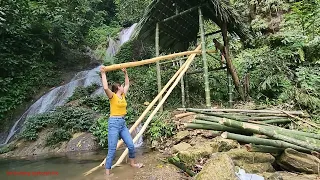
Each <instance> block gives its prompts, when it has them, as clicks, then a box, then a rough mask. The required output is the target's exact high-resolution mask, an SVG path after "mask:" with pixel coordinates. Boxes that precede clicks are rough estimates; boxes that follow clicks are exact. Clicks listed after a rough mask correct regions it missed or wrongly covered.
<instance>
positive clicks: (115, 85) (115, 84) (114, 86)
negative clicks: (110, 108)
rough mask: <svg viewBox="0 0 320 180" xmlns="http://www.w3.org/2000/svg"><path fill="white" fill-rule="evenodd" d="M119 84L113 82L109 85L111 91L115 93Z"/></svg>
mask: <svg viewBox="0 0 320 180" xmlns="http://www.w3.org/2000/svg"><path fill="white" fill-rule="evenodd" d="M119 86H120V84H119V83H114V84H113V85H112V87H111V91H112V92H114V93H117V91H118V89H119Z"/></svg>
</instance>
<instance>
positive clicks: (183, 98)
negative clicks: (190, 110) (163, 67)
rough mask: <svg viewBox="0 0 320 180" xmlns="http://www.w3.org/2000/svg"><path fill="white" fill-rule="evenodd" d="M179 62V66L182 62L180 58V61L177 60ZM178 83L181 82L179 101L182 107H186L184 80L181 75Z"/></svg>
mask: <svg viewBox="0 0 320 180" xmlns="http://www.w3.org/2000/svg"><path fill="white" fill-rule="evenodd" d="M179 64H180V67H181V66H182V64H183V62H182V60H181V59H180V61H179ZM180 84H181V102H182V107H186V98H185V91H184V80H183V77H182V78H181V81H180Z"/></svg>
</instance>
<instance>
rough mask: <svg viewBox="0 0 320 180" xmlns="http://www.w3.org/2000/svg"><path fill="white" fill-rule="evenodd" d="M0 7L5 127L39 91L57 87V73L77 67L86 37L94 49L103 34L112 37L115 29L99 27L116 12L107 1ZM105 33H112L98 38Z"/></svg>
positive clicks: (26, 0)
mask: <svg viewBox="0 0 320 180" xmlns="http://www.w3.org/2000/svg"><path fill="white" fill-rule="evenodd" d="M0 7H1V9H0V38H1V41H0V59H1V61H0V94H1V96H0V103H1V107H0V119H1V120H2V121H1V122H0V123H1V124H0V125H1V127H3V123H5V122H4V121H3V119H5V116H6V115H8V113H9V112H11V111H12V110H14V109H16V108H17V107H18V106H19V105H21V104H22V103H23V102H25V101H26V100H30V98H31V97H32V96H33V95H34V94H35V93H36V92H37V91H38V90H39V87H44V88H45V87H46V86H48V87H49V88H51V87H53V86H55V85H57V84H58V83H59V81H60V80H59V76H58V75H59V74H60V73H59V71H58V70H59V69H63V68H64V67H74V66H76V65H77V64H79V59H80V58H79V56H76V55H79V54H80V55H81V57H82V56H83V54H82V52H81V50H82V49H83V46H84V45H85V44H86V40H88V38H89V39H92V41H89V42H88V44H90V45H93V46H94V45H95V43H100V42H101V41H103V40H104V39H103V38H104V37H106V36H107V35H112V36H113V35H114V34H115V31H116V30H115V29H118V26H116V27H114V28H113V27H111V26H114V25H113V24H111V25H110V26H108V25H105V26H103V25H102V23H103V22H105V23H110V22H111V21H112V19H114V16H115V13H116V12H115V11H116V9H115V8H116V7H115V4H114V1H111V0H90V1H89V0H79V1H66V0H56V1H48V0H38V1H32V0H20V1H15V0H6V1H1V2H0ZM98 27H101V28H98ZM105 31H108V33H110V34H105V35H104V36H102V35H101V34H99V33H104V32H105ZM87 34H89V36H87ZM86 37H88V38H86ZM82 58H83V57H82ZM74 60H77V63H75V62H74ZM65 64H69V65H70V64H72V66H66V65H65Z"/></svg>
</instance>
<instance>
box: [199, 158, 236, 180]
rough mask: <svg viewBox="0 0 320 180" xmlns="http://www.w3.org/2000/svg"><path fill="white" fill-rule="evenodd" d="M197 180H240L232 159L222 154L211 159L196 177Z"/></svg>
mask: <svg viewBox="0 0 320 180" xmlns="http://www.w3.org/2000/svg"><path fill="white" fill-rule="evenodd" d="M195 179H196V180H213V179H214V180H238V178H237V176H236V174H235V167H234V164H233V162H232V159H231V158H230V157H229V156H228V155H226V154H221V153H216V154H215V155H213V157H211V158H210V159H209V160H208V161H207V162H206V164H205V165H204V167H203V169H202V170H201V171H200V172H199V173H198V174H197V175H196V177H195Z"/></svg>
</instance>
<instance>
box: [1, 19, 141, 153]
mask: <svg viewBox="0 0 320 180" xmlns="http://www.w3.org/2000/svg"><path fill="white" fill-rule="evenodd" d="M135 26H136V24H133V25H132V26H131V27H129V28H125V29H123V30H122V31H121V32H120V34H119V40H117V41H115V40H112V39H109V47H108V49H107V50H106V53H107V55H108V56H110V57H112V56H114V55H115V54H116V53H117V52H118V50H119V48H120V46H121V45H122V44H123V43H125V42H127V41H128V40H129V39H130V37H131V35H132V33H133V30H134V28H135ZM99 73H100V66H98V67H96V68H94V69H91V70H88V71H82V72H79V73H77V74H76V75H75V76H74V77H73V78H72V79H71V81H70V82H69V83H67V84H65V85H63V86H60V87H57V88H54V89H53V90H51V91H50V92H48V93H47V94H45V95H43V96H42V97H41V98H40V99H38V100H37V101H36V102H35V103H34V104H32V105H31V106H30V107H29V109H28V110H27V111H26V112H24V113H23V115H22V116H21V117H20V118H19V119H18V120H17V121H16V122H15V124H14V125H13V127H12V128H11V130H10V131H9V134H8V136H7V138H6V139H5V141H4V143H3V144H2V145H4V144H7V143H8V142H9V141H10V140H11V139H12V137H13V136H14V135H15V133H16V132H18V131H19V130H20V128H21V126H22V124H23V123H24V120H25V119H26V118H27V117H29V116H33V115H36V114H39V113H43V112H48V111H50V110H52V109H54V108H55V107H57V106H61V105H63V104H64V103H66V100H67V99H68V97H70V96H71V95H72V93H73V91H74V90H75V89H76V87H79V86H83V87H86V86H89V85H91V84H92V83H96V84H100V88H99V89H97V90H96V91H95V92H94V93H93V95H105V93H104V90H103V88H102V86H101V80H100V76H99ZM141 127H142V126H141V124H140V125H139V126H138V127H137V129H136V130H135V132H134V133H133V134H136V133H138V132H139V131H140V129H141ZM142 143H143V140H142V137H141V138H140V139H139V140H138V142H136V143H135V146H136V147H140V146H141V145H142Z"/></svg>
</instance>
